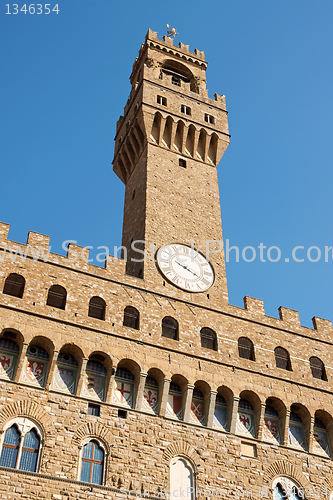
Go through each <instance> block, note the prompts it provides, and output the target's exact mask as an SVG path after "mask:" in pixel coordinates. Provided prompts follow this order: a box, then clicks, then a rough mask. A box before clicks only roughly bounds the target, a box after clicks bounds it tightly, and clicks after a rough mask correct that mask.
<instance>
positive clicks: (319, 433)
mask: <svg viewBox="0 0 333 500" xmlns="http://www.w3.org/2000/svg"><path fill="white" fill-rule="evenodd" d="M313 437H314V439H313V451H314V453H319V454H320V455H324V456H325V457H329V458H332V454H331V449H330V445H329V439H328V435H327V430H326V426H325V424H324V423H323V422H322V420H320V419H319V418H318V417H315V422H314V433H313Z"/></svg>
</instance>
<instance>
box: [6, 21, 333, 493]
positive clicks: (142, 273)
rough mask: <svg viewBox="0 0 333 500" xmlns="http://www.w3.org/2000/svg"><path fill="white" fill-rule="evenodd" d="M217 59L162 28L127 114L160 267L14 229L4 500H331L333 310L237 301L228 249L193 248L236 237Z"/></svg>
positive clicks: (133, 210) (138, 220) (127, 157)
mask: <svg viewBox="0 0 333 500" xmlns="http://www.w3.org/2000/svg"><path fill="white" fill-rule="evenodd" d="M205 70H206V62H205V59H204V54H203V52H200V51H197V50H196V51H195V52H194V53H191V52H190V51H189V48H188V46H186V45H183V44H180V45H179V47H175V46H174V45H173V41H172V39H170V38H168V37H166V38H164V39H163V40H159V39H158V38H157V34H156V33H154V32H152V31H149V32H148V35H147V37H146V41H145V43H144V44H143V46H142V47H141V50H140V53H139V57H138V59H137V60H136V62H135V63H134V67H133V72H132V76H131V83H132V91H131V95H130V98H129V101H128V103H127V105H126V106H125V112H124V117H122V118H121V119H120V120H119V122H118V125H117V134H116V148H115V158H114V170H115V172H116V173H117V175H118V176H119V177H120V178H121V179H122V180H123V182H124V183H125V185H126V196H125V212H124V231H123V246H124V247H125V248H126V250H127V248H130V247H131V241H132V240H133V242H134V241H137V240H141V241H142V242H145V243H144V244H145V250H147V249H149V247H150V245H151V244H153V245H154V256H155V255H156V260H157V262H155V261H154V259H151V258H148V259H147V260H145V261H144V262H133V261H131V256H133V254H134V253H137V252H134V251H133V249H132V250H131V249H130V250H129V252H128V257H129V260H127V262H125V260H124V259H118V260H115V259H113V258H112V257H110V256H109V258H107V259H106V262H105V267H104V268H101V267H97V266H94V265H92V264H89V260H88V259H89V250H88V248H82V247H80V246H78V245H72V244H70V245H69V246H68V252H67V255H66V256H62V255H56V254H54V253H52V252H51V251H50V249H49V241H50V238H49V237H48V236H45V235H42V234H38V233H34V232H30V233H29V235H28V239H27V242H26V244H21V243H17V242H14V241H11V240H9V239H8V231H9V225H8V224H5V223H0V497H1V498H4V499H6V500H21V499H22V500H23V499H28V500H35V499H37V498H38V499H39V498H41V499H46V500H69V499H75V500H88V499H95V498H96V499H97V498H98V499H101V500H111V499H112V500H113V499H116V500H117V499H120V498H127V499H129V500H130V499H140V498H142V497H144V498H146V499H149V500H158V499H166V500H168V499H169V498H170V496H171V500H179V499H181V498H186V499H187V500H201V499H210V500H213V499H214V498H215V497H218V498H230V497H231V498H233V497H234V498H239V497H241V498H244V497H245V498H251V499H257V500H261V499H262V498H268V499H272V500H299V499H303V498H304V497H305V498H306V499H307V500H312V499H315V500H325V499H328V498H330V500H332V497H333V466H332V456H333V455H332V451H333V402H332V393H333V382H332V381H333V368H332V367H333V328H332V323H331V321H328V320H324V319H321V318H318V317H314V318H313V328H306V327H304V326H302V325H301V324H300V320H299V316H298V312H297V311H294V310H292V309H288V308H286V307H280V308H279V316H278V317H276V318H275V317H270V316H267V315H266V314H265V310H264V303H263V301H261V300H259V299H254V298H251V297H245V298H244V308H240V307H235V306H233V305H231V304H229V303H228V300H227V287H226V278H225V268H224V259H223V252H221V251H220V252H217V253H215V254H212V255H211V259H210V262H208V260H207V259H206V258H205V256H204V255H203V254H204V253H205V252H203V254H201V253H196V250H198V247H202V246H205V240H221V239H222V234H221V217H220V206H219V195H218V186H217V178H216V166H217V164H218V161H219V160H220V158H221V156H222V154H223V152H224V151H225V149H226V147H227V145H228V142H229V136H228V127H227V117H226V110H225V102H224V97H219V96H217V95H215V101H213V100H211V99H209V98H208V97H207V91H206V83H205ZM191 240H193V247H194V248H195V250H194V249H192V248H191V244H192V241H191ZM141 250H142V248H141ZM155 250H156V252H155ZM176 250H177V251H178V250H179V255H177V252H176ZM125 253H126V251H125V250H124V254H125ZM193 253H196V255H195V256H194V257H193ZM192 257H193V259H192Z"/></svg>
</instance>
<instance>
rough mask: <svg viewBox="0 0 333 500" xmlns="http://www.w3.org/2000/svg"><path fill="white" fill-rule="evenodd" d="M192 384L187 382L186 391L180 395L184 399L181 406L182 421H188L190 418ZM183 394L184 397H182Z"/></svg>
mask: <svg viewBox="0 0 333 500" xmlns="http://www.w3.org/2000/svg"><path fill="white" fill-rule="evenodd" d="M193 390H194V385H191V384H187V387H186V392H185V394H184V395H182V399H184V400H185V401H184V403H183V408H184V418H183V420H184V422H188V421H189V419H190V411H191V404H192V396H193ZM184 396H185V397H184Z"/></svg>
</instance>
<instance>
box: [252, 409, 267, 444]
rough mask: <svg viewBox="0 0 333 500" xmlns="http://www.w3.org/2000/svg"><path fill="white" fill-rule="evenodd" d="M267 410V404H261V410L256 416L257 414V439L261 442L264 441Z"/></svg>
mask: <svg viewBox="0 0 333 500" xmlns="http://www.w3.org/2000/svg"><path fill="white" fill-rule="evenodd" d="M265 409H266V403H261V404H260V408H259V409H258V410H257V411H256V414H255V423H256V438H257V439H259V441H261V440H262V431H263V427H264V418H265Z"/></svg>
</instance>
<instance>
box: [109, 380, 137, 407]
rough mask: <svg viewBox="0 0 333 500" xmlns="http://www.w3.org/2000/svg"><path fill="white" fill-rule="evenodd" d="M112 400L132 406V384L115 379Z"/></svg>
mask: <svg viewBox="0 0 333 500" xmlns="http://www.w3.org/2000/svg"><path fill="white" fill-rule="evenodd" d="M112 402H113V403H115V404H121V405H123V406H128V407H129V408H133V384H129V383H126V382H121V381H120V380H116V387H115V390H114V393H113V396H112Z"/></svg>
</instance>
